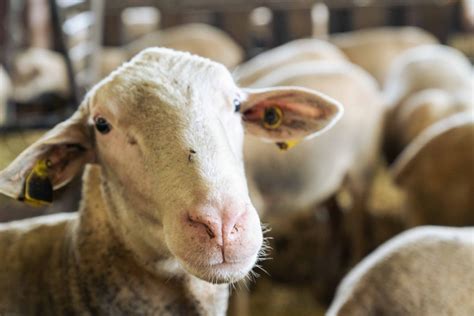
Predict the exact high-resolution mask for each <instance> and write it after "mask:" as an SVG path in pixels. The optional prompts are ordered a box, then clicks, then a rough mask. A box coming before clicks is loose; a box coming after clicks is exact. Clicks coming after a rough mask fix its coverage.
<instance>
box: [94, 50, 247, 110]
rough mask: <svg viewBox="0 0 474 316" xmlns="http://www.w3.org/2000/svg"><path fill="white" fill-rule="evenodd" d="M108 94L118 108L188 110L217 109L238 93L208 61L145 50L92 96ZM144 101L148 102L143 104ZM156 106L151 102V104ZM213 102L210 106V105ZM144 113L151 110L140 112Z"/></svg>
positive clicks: (227, 76) (223, 71) (224, 73)
mask: <svg viewBox="0 0 474 316" xmlns="http://www.w3.org/2000/svg"><path fill="white" fill-rule="evenodd" d="M103 90H107V91H108V93H106V94H107V95H109V96H114V98H115V99H118V100H119V102H117V103H120V106H121V107H129V108H130V109H135V108H136V107H137V106H140V105H141V106H145V105H146V106H147V107H149V106H150V105H153V104H154V105H157V106H160V107H164V106H168V107H174V108H181V109H183V110H189V109H190V108H191V107H196V106H200V107H203V106H204V107H207V108H206V110H211V109H212V107H214V108H215V107H216V105H215V103H216V101H229V102H230V101H231V100H232V97H233V96H234V95H235V94H237V93H238V88H237V87H236V85H235V83H234V81H233V79H232V77H231V75H230V73H229V72H228V70H227V69H226V68H225V67H224V66H222V65H220V64H218V63H215V62H212V61H210V60H208V59H205V58H202V57H198V56H194V55H191V54H188V53H183V52H178V51H173V50H170V49H162V48H152V49H146V50H144V51H143V52H141V53H140V54H138V55H137V56H136V57H134V58H133V59H132V60H131V61H130V62H129V63H126V64H125V65H123V66H122V67H120V68H119V69H117V70H116V71H115V72H113V73H112V74H111V75H110V76H109V77H108V78H106V79H104V80H103V82H101V83H100V84H99V85H98V87H97V88H96V89H95V92H98V93H99V94H100V93H101V92H102V91H103ZM144 98H146V101H147V102H143V101H144ZM153 100H154V101H158V102H150V101H153ZM210 100H212V102H209V101H210ZM142 110H144V111H147V110H150V109H146V108H142Z"/></svg>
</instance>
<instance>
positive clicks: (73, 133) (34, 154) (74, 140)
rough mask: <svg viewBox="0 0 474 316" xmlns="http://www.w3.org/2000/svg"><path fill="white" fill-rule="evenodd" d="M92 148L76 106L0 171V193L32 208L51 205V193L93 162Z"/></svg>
mask: <svg viewBox="0 0 474 316" xmlns="http://www.w3.org/2000/svg"><path fill="white" fill-rule="evenodd" d="M92 148H93V146H92V138H91V136H90V132H89V129H88V127H87V115H86V110H85V108H83V107H80V108H79V110H78V111H77V112H76V113H75V114H74V115H73V116H72V117H71V118H69V119H68V120H66V121H64V122H62V123H61V124H58V125H57V126H55V127H54V128H53V129H52V130H50V131H49V132H48V133H46V134H45V135H44V136H43V137H41V138H40V139H39V140H38V141H36V142H35V143H34V144H32V145H31V146H30V147H28V148H27V149H25V150H24V151H23V152H22V153H21V154H20V155H19V156H18V157H17V158H16V159H15V160H14V161H13V162H12V163H11V164H10V165H9V166H8V167H7V168H6V169H4V170H2V171H0V193H3V194H5V195H7V196H10V197H12V198H15V199H18V200H21V201H25V202H27V203H29V204H32V205H35V206H41V205H44V204H48V203H51V202H52V200H53V190H55V189H58V188H60V187H62V186H64V185H66V184H67V183H68V182H69V181H70V180H72V179H73V178H74V176H75V175H76V174H77V173H79V172H80V171H81V170H82V167H83V166H84V165H85V164H86V163H88V162H92V161H94V159H95V155H94V153H93V150H92Z"/></svg>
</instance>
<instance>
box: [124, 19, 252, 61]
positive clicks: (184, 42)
mask: <svg viewBox="0 0 474 316" xmlns="http://www.w3.org/2000/svg"><path fill="white" fill-rule="evenodd" d="M154 46H160V47H167V48H172V49H175V50H180V51H186V52H190V53H193V54H195V55H199V56H202V57H207V58H210V59H212V60H214V61H216V62H219V63H221V64H223V65H224V66H226V67H228V68H233V67H235V66H236V65H237V64H238V63H240V62H241V61H242V58H243V56H244V51H243V49H242V48H241V47H239V45H238V44H237V43H236V42H235V41H234V40H233V39H232V38H231V37H230V36H229V35H228V34H226V33H225V32H224V31H222V30H220V29H218V28H216V27H213V26H211V25H207V24H202V23H189V24H183V25H179V26H175V27H171V28H167V29H164V30H159V31H156V32H153V33H150V34H147V35H145V36H143V37H142V38H139V39H137V40H135V41H133V42H131V43H130V44H128V45H127V47H126V51H127V52H128V54H129V56H133V55H135V54H136V53H138V52H140V51H141V50H143V49H145V48H148V47H154Z"/></svg>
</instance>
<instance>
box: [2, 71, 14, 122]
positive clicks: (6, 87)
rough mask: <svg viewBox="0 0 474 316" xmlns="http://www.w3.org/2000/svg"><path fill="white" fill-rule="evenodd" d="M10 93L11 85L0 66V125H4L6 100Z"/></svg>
mask: <svg viewBox="0 0 474 316" xmlns="http://www.w3.org/2000/svg"><path fill="white" fill-rule="evenodd" d="M11 91H12V83H11V80H10V77H9V76H8V73H7V72H6V70H5V69H4V68H3V67H2V66H1V65H0V125H2V124H5V122H6V119H7V111H8V104H7V102H8V99H9V98H10V95H11Z"/></svg>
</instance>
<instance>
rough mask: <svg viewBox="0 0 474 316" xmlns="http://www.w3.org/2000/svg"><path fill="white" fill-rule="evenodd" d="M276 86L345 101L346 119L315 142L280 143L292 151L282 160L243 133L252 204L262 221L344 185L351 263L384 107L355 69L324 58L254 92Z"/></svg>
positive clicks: (360, 244) (283, 72)
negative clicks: (349, 199)
mask: <svg viewBox="0 0 474 316" xmlns="http://www.w3.org/2000/svg"><path fill="white" fill-rule="evenodd" d="M278 85H294V86H300V87H305V88H310V89H316V90H318V91H321V92H323V93H325V94H327V95H329V96H331V97H333V98H335V99H336V100H338V101H340V102H341V103H342V104H344V106H345V114H344V117H343V118H342V119H341V120H340V122H339V123H338V124H337V125H336V126H335V127H334V128H332V129H331V130H330V131H328V132H327V133H326V134H324V135H322V136H321V137H319V138H315V139H313V140H309V141H307V142H305V143H304V144H300V145H296V146H294V145H295V143H297V142H286V143H287V144H288V145H287V146H288V147H291V146H294V148H293V149H292V150H291V151H289V152H287V153H282V154H280V155H275V154H274V152H275V151H277V150H278V149H277V147H276V146H274V145H272V144H264V143H262V142H261V141H260V140H258V139H257V138H255V137H253V136H252V135H246V137H245V144H244V157H245V158H244V160H245V163H246V166H247V172H246V174H247V179H248V180H247V182H248V183H249V188H250V189H251V191H250V193H251V198H252V201H254V203H255V205H257V206H258V209H259V210H260V215H261V216H264V217H266V216H270V215H278V214H279V215H283V214H285V216H288V215H287V214H288V213H289V212H299V211H302V210H306V209H309V208H314V207H315V206H317V205H319V204H324V203H326V202H327V201H329V200H331V199H333V198H334V197H335V195H336V193H337V192H339V191H341V189H342V188H344V187H347V188H348V189H349V193H350V194H351V197H352V203H351V205H349V206H347V208H351V209H352V212H350V213H351V215H350V216H351V219H352V223H353V224H352V225H351V229H352V231H351V239H352V242H353V243H354V245H353V249H354V252H355V253H356V254H355V255H354V260H357V258H358V257H360V256H362V254H363V252H364V249H365V248H366V245H365V244H364V241H363V236H362V227H363V222H364V221H365V217H366V215H365V213H364V203H365V200H366V196H367V194H368V191H367V188H368V187H370V182H371V177H372V172H373V170H374V166H375V163H376V162H377V159H378V151H379V143H380V142H379V140H380V138H381V129H382V118H383V110H384V107H383V104H382V98H381V95H380V93H379V91H378V89H377V84H376V82H375V80H374V79H373V78H372V77H371V76H370V75H369V74H367V73H366V72H365V71H364V70H363V69H361V68H360V67H358V66H356V65H353V64H351V63H348V62H340V61H337V62H328V61H324V60H323V61H311V62H302V63H298V64H293V65H288V66H284V67H281V68H279V69H277V70H275V71H274V72H272V73H270V74H268V75H267V76H266V77H263V78H261V79H260V80H259V81H257V82H256V83H255V84H254V85H253V86H252V87H256V88H258V87H264V86H278ZM361 126H363V128H361ZM341 206H342V205H341ZM333 211H334V212H336V213H337V212H340V211H342V209H337V208H334V209H333ZM333 215H334V218H337V217H338V215H335V214H333Z"/></svg>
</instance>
